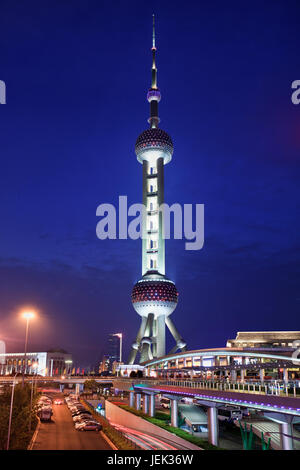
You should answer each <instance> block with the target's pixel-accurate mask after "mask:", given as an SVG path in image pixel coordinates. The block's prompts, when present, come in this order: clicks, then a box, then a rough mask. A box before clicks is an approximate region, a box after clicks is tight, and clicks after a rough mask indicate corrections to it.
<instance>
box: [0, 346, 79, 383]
mask: <svg viewBox="0 0 300 470" xmlns="http://www.w3.org/2000/svg"><path fill="white" fill-rule="evenodd" d="M0 359H1V360H0V375H8V374H15V373H17V372H20V373H21V372H23V370H24V373H25V374H38V375H42V376H46V375H48V376H50V377H52V376H56V375H62V374H70V373H71V370H72V355H71V354H69V353H67V352H66V351H64V350H63V349H61V350H60V349H52V350H49V351H47V352H27V353H26V358H25V353H24V352H22V353H8V352H6V353H0Z"/></svg>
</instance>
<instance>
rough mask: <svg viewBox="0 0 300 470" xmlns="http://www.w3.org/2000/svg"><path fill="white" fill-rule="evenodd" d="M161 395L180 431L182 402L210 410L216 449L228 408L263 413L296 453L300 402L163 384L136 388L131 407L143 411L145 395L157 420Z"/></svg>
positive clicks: (284, 444) (286, 447)
mask: <svg viewBox="0 0 300 470" xmlns="http://www.w3.org/2000/svg"><path fill="white" fill-rule="evenodd" d="M157 394H160V395H163V396H165V397H167V398H169V399H170V401H171V424H172V426H175V427H178V402H179V400H180V399H181V398H183V397H190V398H193V399H194V402H196V403H198V404H199V405H204V406H206V407H207V408H208V411H207V420H208V439H209V442H210V443H211V444H213V445H216V446H217V445H218V442H219V425H218V411H217V410H218V408H220V407H222V406H224V405H231V406H239V407H245V408H250V409H255V410H259V411H261V412H263V414H264V416H265V418H267V419H269V420H271V421H274V422H277V423H279V425H280V437H281V448H282V449H283V450H292V449H293V428H292V426H293V424H295V423H298V422H300V399H299V398H294V397H293V398H291V397H287V396H277V395H266V394H265V395H263V394H253V393H247V392H239V391H224V390H207V389H203V388H196V386H195V385H194V386H193V387H187V386H186V387H184V386H178V385H177V386H176V385H169V384H168V383H165V384H163V383H161V384H156V385H150V384H147V383H146V384H141V383H140V384H134V385H133V386H132V389H131V392H130V406H134V404H135V406H136V408H137V409H140V406H141V396H142V395H143V406H144V412H145V413H149V414H150V416H154V413H155V405H154V403H155V400H154V397H155V395H157ZM149 404H150V406H149Z"/></svg>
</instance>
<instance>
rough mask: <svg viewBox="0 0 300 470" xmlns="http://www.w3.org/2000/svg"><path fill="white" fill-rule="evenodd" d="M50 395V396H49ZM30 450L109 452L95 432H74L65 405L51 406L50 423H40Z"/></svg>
mask: <svg viewBox="0 0 300 470" xmlns="http://www.w3.org/2000/svg"><path fill="white" fill-rule="evenodd" d="M49 395H50V394H49ZM32 450H111V448H110V446H109V445H108V443H107V442H106V440H105V439H104V438H103V437H102V436H101V434H100V433H98V432H95V431H86V432H81V431H76V430H75V428H74V424H73V420H72V416H71V413H70V411H69V409H68V407H67V405H66V404H63V405H53V416H52V421H51V422H49V423H46V422H45V423H41V425H40V428H39V432H38V435H37V438H36V441H35V443H34V446H33V449H32Z"/></svg>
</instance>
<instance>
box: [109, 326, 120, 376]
mask: <svg viewBox="0 0 300 470" xmlns="http://www.w3.org/2000/svg"><path fill="white" fill-rule="evenodd" d="M107 352H108V359H109V363H110V370H111V369H112V363H113V362H114V361H117V362H119V361H120V339H119V338H118V336H116V335H115V334H110V335H108V350H107Z"/></svg>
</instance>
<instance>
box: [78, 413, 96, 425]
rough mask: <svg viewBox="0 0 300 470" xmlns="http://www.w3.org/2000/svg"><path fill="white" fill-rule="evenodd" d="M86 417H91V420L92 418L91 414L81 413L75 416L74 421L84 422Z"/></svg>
mask: <svg viewBox="0 0 300 470" xmlns="http://www.w3.org/2000/svg"><path fill="white" fill-rule="evenodd" d="M86 419H89V420H90V419H92V417H91V415H88V414H86V413H83V414H81V415H78V416H74V418H73V421H74V423H80V422H82V421H84V420H86Z"/></svg>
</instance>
